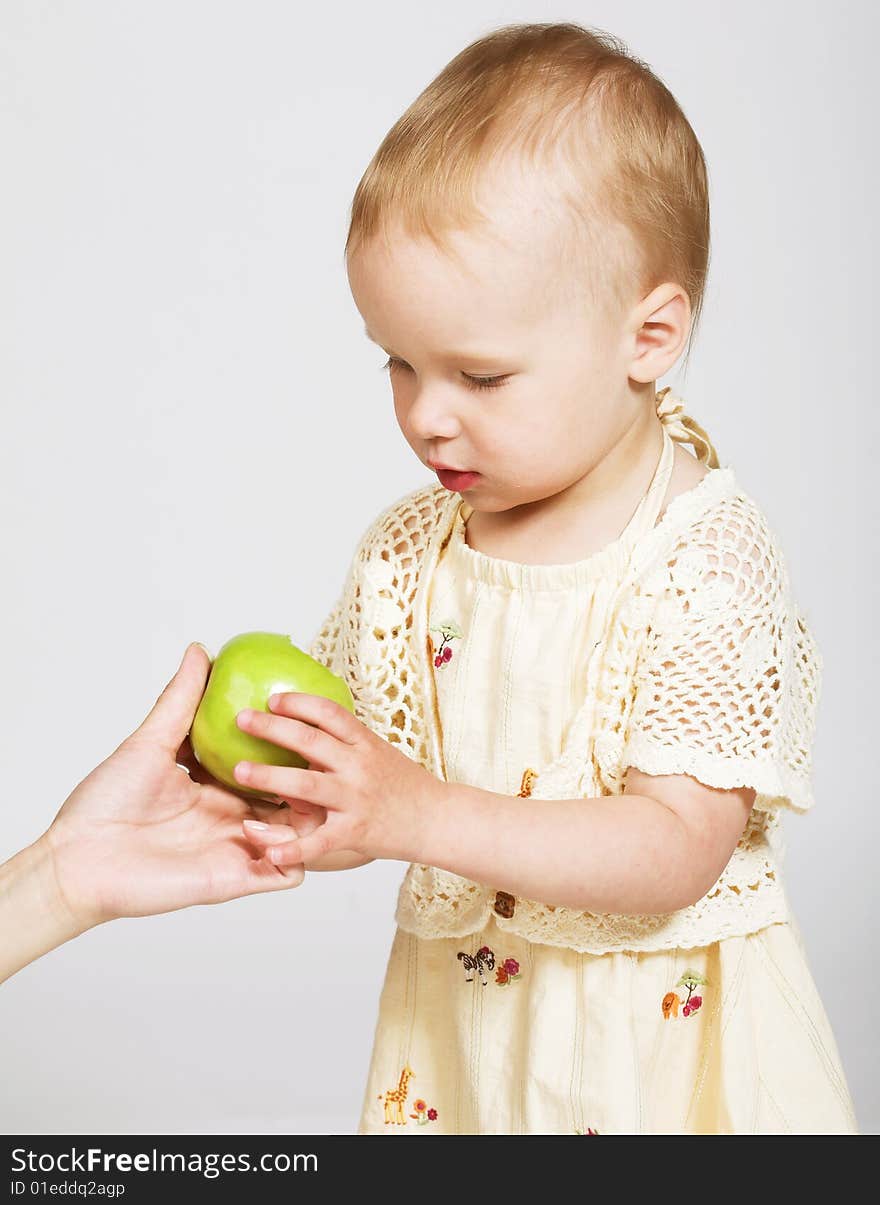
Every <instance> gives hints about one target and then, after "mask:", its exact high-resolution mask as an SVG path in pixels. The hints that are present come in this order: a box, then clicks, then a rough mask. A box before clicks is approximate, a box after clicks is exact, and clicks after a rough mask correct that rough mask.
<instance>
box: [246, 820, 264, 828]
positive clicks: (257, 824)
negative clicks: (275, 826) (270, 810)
mask: <svg viewBox="0 0 880 1205" xmlns="http://www.w3.org/2000/svg"><path fill="white" fill-rule="evenodd" d="M244 823H245V824H246V825H247V826H248V828H258V829H260V830H262V829H264V828H268V827H269V825H268V824H264V823H263V822H262V820H245V822H244Z"/></svg>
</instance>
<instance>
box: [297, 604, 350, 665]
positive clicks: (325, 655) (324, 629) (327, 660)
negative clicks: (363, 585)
mask: <svg viewBox="0 0 880 1205" xmlns="http://www.w3.org/2000/svg"><path fill="white" fill-rule="evenodd" d="M342 599H343V595H341V594H340V596H339V598H337V600H336V602H335V603H334V604H333V606H332V607H331V609H330V612H329V614H328V615H327V616H326V618H325V619H324V622H323V623H322V624H321V626H320V628H319V629H318V634H317V636H315V638H314V640H313V641H312V643H311V644H310V645H309V647H308V649H307V650H306V652H307V653H308V654H309V656H310V657H314V659H315V660H316V661H320V663H321V664H322V665H324V666H326V667H327V669H329V670H330V671H331V672H332V673H334V674H338V673H339V670H338V668H337V665H338V660H337V658H338V655H339V635H340V629H341V627H342Z"/></svg>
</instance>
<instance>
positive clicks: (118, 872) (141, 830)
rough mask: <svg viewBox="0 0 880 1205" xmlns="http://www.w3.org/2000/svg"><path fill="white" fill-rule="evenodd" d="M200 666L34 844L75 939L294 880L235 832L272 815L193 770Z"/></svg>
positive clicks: (195, 664)
mask: <svg viewBox="0 0 880 1205" xmlns="http://www.w3.org/2000/svg"><path fill="white" fill-rule="evenodd" d="M210 664H211V662H210V658H209V657H208V654H207V653H206V652H205V650H204V649H203V648H202V646H201V645H198V644H191V645H190V646H189V647H188V648H187V650H186V652H185V653H184V656H183V660H182V662H181V664H180V667H179V668H178V670H177V672H176V673H175V675H174V677H173V678H172V679H171V681H170V682H169V683H168V685H167V686H166V687H165V689H164V690H163V692H162V694H161V695H160V696H159V698H158V700H157V701H156V704H155V706H154V707H153V709H152V711H151V712H150V713H149V715H148V716H147V717H146V719H145V720H144V722H143V723H142V724H141V725H140V726H139V727H138V728H137V729H136V730H135V731H134V732H133V733H132V734H131V735H130V736H128V737H126V739H125V740H124V741H123V742H122V744H121V745H119V747H118V748H117V749H115V750H114V752H113V753H111V754H110V756H109V757H108V758H107V759H106V760H105V761H103V762H101V763H100V765H98V766H96V767H95V769H94V770H92V772H91V773H90V774H88V775H87V776H86V777H85V778H84V779H83V780H82V782H80V783H79V785H78V786H77V787H75V788H74V790H73V791H72V792H71V793H70V795H69V796H68V798H67V799H66V800H65V801H64V803H63V805H62V806H61V808H60V810H59V811H58V814H57V815H56V817H55V819H54V820H53V822H52V824H51V825H50V827H49V828H48V829H47V830H46V832H45V833H44V834H43V836H42V837H41V838H40V842H41V843H43V844H44V846H45V848H47V849H48V850H49V851H50V853H51V860H52V865H53V869H54V878H55V882H56V884H57V889H58V892H59V894H60V897H61V900H62V901H63V903H64V905H65V907H66V908H67V909H68V911H69V912H70V914H71V917H72V919H73V920H74V922H75V923H76V925H77V927H78V928H81V929H87V928H91V927H92V926H94V925H97V924H101V923H103V922H104V921H108V920H113V919H115V918H117V917H123V916H147V915H151V914H154V913H160V912H171V911H174V910H176V909H178V908H186V907H189V906H190V905H192V904H216V903H221V902H223V901H225V900H231V899H236V898H238V897H240V896H245V895H252V894H255V893H257V892H263V891H284V890H288V889H290V888H291V887H296V886H299V884H300V883H301V882H302V881H303V878H304V868H303V866H302V865H301V864H300V865H295V866H292V867H285V868H283V869H282V868H280V867H278V866H275V865H274V864H273V863H271V862H270V861H269V860H268V859H266V858H264V857H263V853H264V852H265V850H264V846H263V844H262V843H259V844H254V843H252V842H251V841H249V840H248V837H247V835H246V834H247V829H246V827H244V826H243V822H245V823H246V822H247V821H248V820H255V819H261V818H265V819H266V820H270V821H273V822H274V823H279V822H281V823H289V820H287V819H286V818H284V819H282V814H283V813H282V809H281V808H279V806H278V805H276V804H273V803H270V802H265V803H261V802H260V801H259V800H254V799H251V798H249V797H247V796H245V795H243V794H239V793H237V792H236V791H234V790H227V789H226V788H225V787H223V786H221V784H219V783H218V782H217V781H216V780H215V779H213V778H211V777H210V775H208V774H207V773H206V772H205V771H204V770H203V769H202V767H201V766H200V765H199V763H198V762H197V761H196V759H195V756H194V754H193V751H192V746H191V744H190V741H189V735H188V734H189V730H190V727H191V725H192V721H193V717H194V715H195V712H196V709H197V707H198V704H199V701H200V700H201V697H202V695H203V694H204V690H205V685H206V681H207V675H208V671H209V669H210Z"/></svg>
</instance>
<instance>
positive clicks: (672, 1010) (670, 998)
mask: <svg viewBox="0 0 880 1205" xmlns="http://www.w3.org/2000/svg"><path fill="white" fill-rule="evenodd" d="M708 982H709V981H708V979H704V978H703V976H702V975H700V974H698V973H697V972H696V971H685V973H684V974H683V975H682V977H681V979H679V981H678V983H677V984H676V985H675V986H676V987H686V988H687V990H688V994H687V996H686V997H685V1000H684V1005H683V1007H682V1009H681V1013H682V1016H684V1017H689V1016H690V1015H691V1013H695V1012H696V1011H697V1009H698V1008H699V1007H700V1005H701V1004H702V1003H703V997H702V996H695V995H694V994H693V991H694V988H695V987H696V986H697V985H698V984H701V983H702V984H707V983H708ZM681 1004H682V1000H681V996H679V994H678V992H667V993H666V995H665V996H664V997H663V1000H662V1001H661V1004H660V1008H661V1011H662V1013H663V1020H664V1021H668V1020H669V1018H670V1016H672V1017H677V1016H678V1009H679V1005H681Z"/></svg>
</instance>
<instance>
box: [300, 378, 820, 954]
mask: <svg viewBox="0 0 880 1205" xmlns="http://www.w3.org/2000/svg"><path fill="white" fill-rule="evenodd" d="M664 392H666V391H664ZM658 396H659V395H658ZM658 414H660V415H661V418H662V419H663V421H664V424H666V425H667V430H668V431H669V433H670V434H672V436H673V438H675V437H676V435H677V434H678V432H679V431H681V428H680V427H678V428H677V427H676V424H675V411H674V410H673V409H672V408H671V407H669V406H668V405H667V406H666V407H665V408H663V409H658ZM694 426H695V425H694ZM684 438H690V436H689V435H687V434H684ZM461 507H462V499H461V497H460V495H459V494H456V493H451V492H449V491H447V490H446V489H445V488H443V487H442V486H440V485H437V484H431V485H428V486H424V487H420V488H418V489H416V490H413V491H411V492H410V493H407V494H405V495H404V496H403V497H401V498H399V499H398V500H397V501H395V502H393V503H392V504H391V505H390V506H388V507H387V508H386V509H384V510H383V511H382V512H381V513H380V514H379V515H378V516H377V517H376V518H375V519H374V520H372V521H371V522H370V523H369V525H368V526H367V528H366V530H365V531H364V533H363V534H362V536H361V538H360V540H359V542H358V545H357V548H356V550H355V553H354V556H353V557H352V560H351V563H350V566H349V570H348V574H347V577H346V579H345V583H344V586H343V590H342V592H341V595H340V596H339V597H338V599H337V601H336V603H335V604H334V606H333V607H332V609H331V611H330V613H329V615H328V616H327V618H326V619H325V620H324V622H323V624H322V625H321V627H320V630H319V632H318V634H317V636H316V637H315V639H314V641H313V642H312V644H311V646H310V647H309V650H308V651H309V653H310V655H311V656H312V657H314V658H316V659H317V660H318V661H320V662H321V663H322V664H323V665H326V666H327V667H328V668H329V669H331V670H332V671H333V672H334V673H336V674H339V675H341V676H342V677H343V678H344V679H345V680H346V682H347V683H348V686H349V688H350V690H351V692H352V696H353V699H354V705H355V715H356V716H357V717H358V719H360V720H362V721H363V722H364V723H365V724H367V725H368V726H369V727H370V728H371V729H372V730H373V731H374V732H376V733H378V734H380V735H381V736H383V737H384V738H385V739H386V740H388V741H389V742H391V743H393V744H395V745H397V746H398V748H399V749H400V750H401V751H402V752H403V753H404V754H406V755H407V756H408V757H411V758H413V759H415V760H417V761H419V762H420V763H421V764H422V765H424V766H425V767H427V768H428V769H429V770H430V771H431V772H432V773H433V774H435V775H436V776H437V777H439V778H441V779H445V770H446V767H445V764H444V757H443V748H442V739H441V729H440V723H439V713H438V707H437V697H436V687H435V683H434V677H433V674H432V657H433V655H434V647H433V644H432V640H431V637H430V634H429V632H428V630H427V628H428V625H427V599H428V595H429V583H430V581H431V574H432V571H433V569H434V567H435V565H436V564H437V560H438V557H439V555H440V553H441V552H442V550H443V549H444V547H445V546H446V543H447V542H448V540H449V539H450V537H451V535H452V534H453V530H454V525H455V524H456V522H457V521H460V515H461ZM606 615H607V618H606V620H605V622H604V630H603V636H602V639H601V640H600V641H599V643H598V644H597V646H596V647H595V648H594V649H593V651H592V653H591V655H590V660H589V664H588V666H587V676H586V691H585V696H584V699H583V702H582V704H581V706H580V708H579V710H577V711H576V713H575V715H574V717H573V718H572V720H571V722H570V724H569V725H568V729H567V733H566V737H565V741H564V745H563V748H562V750H561V752H560V755H559V756H558V758H557V759H556V760H555V761H554V762H553V763H552V764H550V765H548V766H543V767H542V768H541V771H540V774H538V775H537V777H533V776H529V781H528V783H526V781H525V777H526V776H524V781H523V789H522V790H521V791H520V792H519V793H520V795H528V796H529V806H540V803H539V801H540V800H541V799H574V798H584V799H587V798H594V797H596V796H599V795H618V794H621V793H622V791H623V784H624V778H625V774H626V769H627V766H630V765H632V766H635V767H638V768H639V769H641V770H643V771H644V772H645V773H647V774H688V775H691V776H693V777H694V778H696V779H698V780H699V781H700V782H702V783H704V784H705V785H707V786H714V787H720V788H724V789H731V788H734V787H743V786H749V787H753V788H754V789H755V792H756V797H755V802H754V806H753V808H752V812H751V814H750V817H749V819H748V821H747V823H746V826H745V829H744V831H743V833H742V834H741V836H740V839H739V842H738V843H737V846H736V848H735V850H734V852H733V854H732V855H731V858H730V860H729V862H728V864H727V866H726V867H725V869H724V871H723V872H722V874H721V875H720V877H719V878H718V880H717V881H716V882H715V883H714V884H713V886H712V887H711V888H710V889H709V891H708V892H707V893H706V894H705V895H704V896H703V897H702V898H701V899H700V900H698V901H697V902H696V903H694V904H691V905H690V906H688V907H686V908H682V909H679V910H677V911H675V912H671V913H665V914H660V915H629V914H626V915H624V914H618V913H592V912H586V911H580V910H578V909H572V908H568V907H562V906H551V905H547V904H544V903H542V902H541V901H539V900H528V899H521V898H516V899H514V897H512V896H510V895H508V894H507V893H506V892H503V891H498V890H496V888H495V887H494V886H493V885H492V884H490V883H476V882H472V881H471V880H469V879H466V878H463V877H461V876H459V875H456V874H453V873H451V872H449V871H447V870H443V869H440V868H436V867H432V866H426V865H420V864H411V865H410V866H409V867H408V868H407V871H406V873H405V875H404V879H403V882H402V883H401V886H400V890H399V893H398V899H397V908H396V912H395V920H396V922H397V924H398V925H399V926H400V927H401V928H402V929H405V930H407V931H408V932H410V933H414V934H416V935H418V936H421V937H426V938H432V937H462V936H465V935H467V934H470V933H475V932H478V931H480V930H481V929H482V928H483V927H484V925H485V924H486V923H487V921H488V918H489V916H490V915H491V914H493V913H494V916H495V920H496V922H497V924H498V925H499V927H501V928H504V929H509V930H511V931H513V932H516V933H518V934H520V935H521V936H523V937H526V938H528V939H530V940H532V941H537V942H543V943H547V944H551V945H557V946H566V947H569V948H571V949H574V950H577V951H581V952H586V953H597V954H599V953H606V952H609V951H613V950H632V951H644V950H657V949H673V948H676V947H684V948H687V947H693V946H703V945H707V944H709V943H710V942H712V941H715V940H718V939H719V938H722V937H726V936H734V935H741V934H746V933H750V932H754V931H755V930H757V929H760V928H763V927H764V926H765V925H768V924H771V923H774V922H776V921H785V920H788V919H789V916H790V913H789V907H788V902H787V898H786V894H785V890H784V886H783V883H782V877H781V867H782V859H783V852H784V847H783V842H782V832H781V813H782V811H783V810H790V811H794V812H805V811H807V810H808V809H809V808H810V807H811V806H812V804H813V796H812V790H811V745H812V740H813V734H814V729H815V721H816V709H817V706H818V698H819V685H820V679H821V671H822V659H821V656H820V653H819V650H818V648H817V646H816V643H815V640H814V638H813V636H812V633H811V631H810V629H809V628H808V626H807V624H806V622H805V619H804V616H803V614H802V613H801V611H800V609H799V608H798V607H797V605H796V604H795V602H794V600H793V598H792V594H791V588H790V582H789V575H788V570H787V566H786V562H785V559H784V557H783V554H782V552H781V551H780V549H779V546H778V542H777V540H776V538H775V536H774V534H773V532H772V531H771V529H770V527H769V525H768V523H767V520H766V518H765V517H764V515H763V514H762V513H761V510H760V508H759V507H758V505H757V503H756V502H755V501H754V500H753V499H752V498H751V497H749V495H748V494H746V493H745V492H744V490H743V489H741V488H740V486H739V485H738V483H737V481H736V479H735V475H734V472H733V469H732V468H731V467H730V466H724V467H716V468H712V469H710V470H709V471H708V472H707V473H706V475H705V476H704V477H703V479H702V480H701V481H699V482H698V484H697V485H695V486H693V487H692V488H690V489H688V490H686V491H685V492H684V493H681V494H679V495H677V496H676V497H674V498H673V499H672V500H671V502H670V503H669V504H668V506H667V507H666V509H665V511H664V512H663V514H662V517H661V518H660V520H659V522H658V523H657V524H656V526H653V527H652V528H651V529H650V530H648V531H646V532H643V533H641V534H640V535H639V538H638V539H637V540H636V541H635V543H634V544H633V546H632V549H631V550H630V551H629V553H628V558H627V564H626V567H625V569H624V571H623V572H622V574H621V577H620V583H619V585H617V586H616V587H615V589H614V592H613V595H612V598H611V601H610V604H609V606H608V608H607V611H606Z"/></svg>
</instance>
